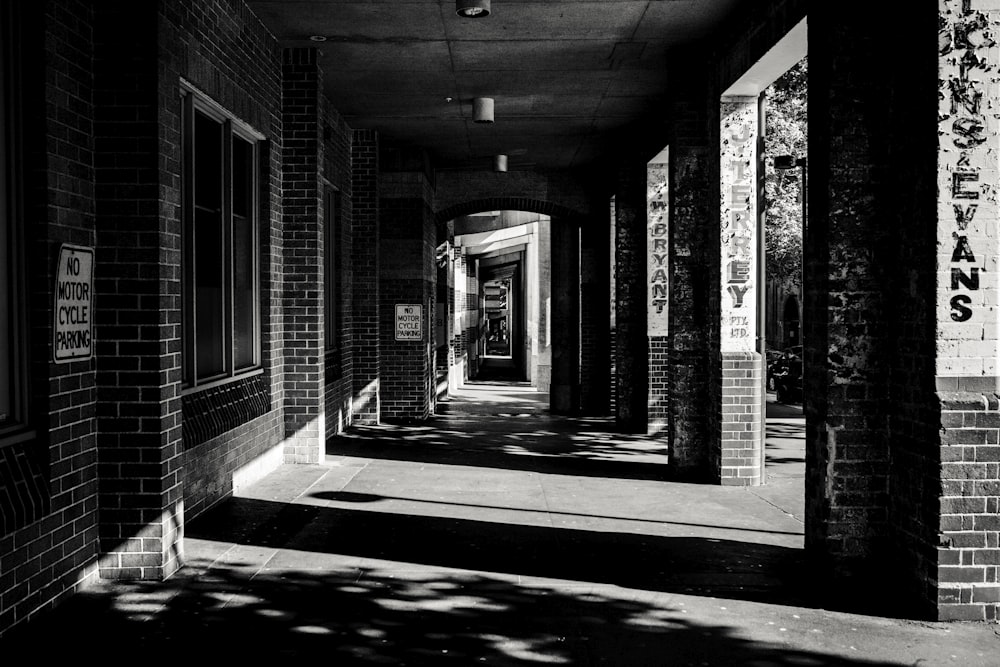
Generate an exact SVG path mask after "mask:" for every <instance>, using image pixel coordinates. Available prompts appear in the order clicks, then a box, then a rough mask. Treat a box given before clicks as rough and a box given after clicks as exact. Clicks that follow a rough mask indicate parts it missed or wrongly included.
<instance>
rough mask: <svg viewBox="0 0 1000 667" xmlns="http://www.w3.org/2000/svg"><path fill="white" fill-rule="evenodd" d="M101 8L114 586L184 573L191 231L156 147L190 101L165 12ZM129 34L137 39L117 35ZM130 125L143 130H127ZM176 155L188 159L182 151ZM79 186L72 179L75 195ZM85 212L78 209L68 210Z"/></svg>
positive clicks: (102, 335) (103, 392) (101, 304)
mask: <svg viewBox="0 0 1000 667" xmlns="http://www.w3.org/2000/svg"><path fill="white" fill-rule="evenodd" d="M98 9H99V11H98V15H97V20H96V22H95V25H96V26H97V27H98V28H99V30H98V31H97V32H96V34H95V41H96V42H97V57H96V58H95V74H96V77H95V78H96V81H95V95H94V97H95V99H96V100H97V102H98V105H97V109H98V112H97V114H96V117H95V122H94V135H95V157H94V162H95V164H96V166H97V170H96V184H97V195H98V197H97V200H98V205H97V220H98V225H97V246H98V247H97V250H96V253H95V257H96V260H95V267H96V276H97V281H98V282H97V289H96V293H97V295H98V296H97V299H96V303H97V306H96V308H97V320H96V325H97V329H96V332H95V333H96V338H97V341H98V343H97V346H98V347H97V349H98V352H99V355H98V359H97V401H98V415H97V430H98V435H97V445H98V453H97V457H96V460H97V462H98V466H99V471H100V478H101V484H100V488H99V492H100V493H99V503H98V506H99V512H98V514H99V517H100V540H101V554H102V555H101V560H100V571H101V576H102V577H105V578H110V579H162V578H164V577H167V576H169V575H170V574H172V573H173V572H174V571H175V570H176V569H177V568H178V567H180V565H181V564H182V562H183V524H184V502H183V500H184V499H183V475H182V473H183V469H182V465H181V462H182V454H183V451H184V447H183V443H182V433H181V386H180V385H181V382H180V379H181V365H180V362H181V359H180V357H181V354H180V343H179V340H178V336H179V333H178V332H179V329H180V324H181V311H180V284H179V283H178V281H177V278H178V276H179V275H180V259H181V258H180V253H179V252H177V251H176V249H177V248H178V238H179V237H180V231H181V230H180V221H179V220H178V219H177V218H176V217H172V216H168V217H162V216H163V213H162V211H163V210H165V209H167V208H170V209H172V208H173V207H172V206H167V202H165V201H163V200H161V196H162V195H161V192H162V190H161V187H162V186H163V184H164V183H166V182H169V181H170V178H171V176H172V175H171V174H169V173H168V172H167V170H166V169H165V168H164V166H163V165H164V161H163V160H158V159H157V154H156V152H155V147H156V146H158V145H159V144H158V142H159V140H160V139H161V138H162V136H161V135H159V134H158V132H159V130H160V129H161V122H162V128H163V129H164V132H167V131H168V130H167V129H166V128H168V127H170V124H169V123H168V122H163V121H162V119H161V115H160V110H159V109H158V106H157V105H158V102H159V103H164V102H165V100H167V99H169V103H170V105H171V106H170V107H169V108H170V110H176V108H177V93H178V91H177V87H176V80H175V83H174V85H173V86H172V87H171V88H170V90H169V97H167V94H168V93H167V91H166V90H158V89H157V85H158V76H157V67H158V65H159V63H158V55H159V54H158V51H157V43H156V39H155V36H156V34H157V22H158V20H159V17H158V16H157V12H156V7H155V6H149V5H139V4H136V3H123V2H117V3H102V4H101V5H100V7H99V8H98ZM121 25H129V26H131V27H132V30H129V31H122V30H116V29H114V27H115V26H121ZM53 58H55V56H53ZM67 117H69V115H68V114H67ZM123 117H128V118H130V119H132V122H128V123H123V122H121V119H122V118H123ZM61 122H64V121H61ZM174 128H176V126H174ZM174 128H171V129H174ZM85 134H86V130H84V133H83V134H81V136H85ZM174 145H175V147H177V150H178V151H179V150H180V149H179V142H178V143H176V144H174ZM149 147H154V148H153V149H150V148H149ZM175 157H178V156H175ZM67 164H68V163H67ZM122 165H130V166H129V167H128V168H123V167H122ZM160 170H163V171H160ZM71 184H72V182H71V181H70V180H69V179H68V177H67V185H66V188H67V190H66V191H69V188H70V185H71ZM59 194H61V193H59ZM53 196H56V195H55V194H53ZM169 203H171V204H173V203H176V200H175V201H171V202H169ZM78 206H79V204H78V203H73V202H67V210H73V209H76V208H77V207H78ZM77 382H78V383H79V381H77ZM67 386H75V385H73V384H68V385H67ZM80 430H81V432H83V430H82V428H81V429H80ZM56 442H58V441H55V442H54V443H53V444H55V443H56Z"/></svg>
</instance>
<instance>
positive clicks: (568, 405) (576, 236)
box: [549, 217, 581, 414]
mask: <svg viewBox="0 0 1000 667" xmlns="http://www.w3.org/2000/svg"><path fill="white" fill-rule="evenodd" d="M551 230H552V231H551V233H552V282H551V285H552V326H551V329H550V331H551V333H552V384H551V385H550V386H549V406H550V409H551V411H552V412H554V413H561V414H574V413H576V412H578V411H579V409H580V313H581V304H580V227H579V220H578V219H574V218H562V217H557V218H553V219H552V228H551Z"/></svg>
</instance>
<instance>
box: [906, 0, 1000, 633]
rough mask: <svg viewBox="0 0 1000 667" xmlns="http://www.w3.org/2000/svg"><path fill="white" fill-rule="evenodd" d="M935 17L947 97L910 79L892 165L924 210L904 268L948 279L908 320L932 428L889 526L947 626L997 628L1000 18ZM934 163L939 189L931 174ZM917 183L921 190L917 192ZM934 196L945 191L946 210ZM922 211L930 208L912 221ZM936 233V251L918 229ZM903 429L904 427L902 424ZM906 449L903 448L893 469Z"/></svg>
mask: <svg viewBox="0 0 1000 667" xmlns="http://www.w3.org/2000/svg"><path fill="white" fill-rule="evenodd" d="M938 7H939V10H938V16H937V17H935V16H934V15H933V13H932V12H930V11H928V12H926V13H925V14H923V15H921V16H920V20H921V22H920V23H919V24H918V25H919V26H920V27H921V28H922V33H921V34H930V33H931V32H932V30H933V26H932V22H933V21H934V19H935V18H937V19H938V24H937V34H938V36H939V49H938V52H937V73H938V80H937V81H936V82H935V83H937V89H936V90H933V89H932V85H931V79H930V77H929V76H926V78H924V77H921V78H920V79H919V80H915V79H916V76H915V75H912V77H911V78H907V75H906V74H900V75H899V76H900V79H901V80H900V81H899V84H898V90H897V92H896V95H897V96H898V97H899V98H900V102H901V103H900V104H898V105H896V106H895V107H894V108H897V109H899V120H898V124H899V126H900V130H899V135H900V136H901V137H902V136H905V137H906V138H907V139H908V141H907V142H906V143H905V144H903V143H902V142H899V143H900V144H901V149H900V153H901V154H900V155H899V156H898V158H897V157H896V156H895V155H894V156H893V157H894V160H893V164H894V166H896V165H907V166H909V169H908V170H906V171H904V172H903V174H904V175H906V176H909V177H910V180H908V181H906V182H905V183H909V184H912V185H911V187H912V188H913V189H912V190H911V191H909V192H906V194H909V195H911V196H914V199H915V200H916V201H915V203H914V204H913V205H910V206H908V207H906V208H905V209H904V211H905V213H908V214H911V215H912V216H913V218H912V219H905V218H904V219H901V220H900V221H899V225H900V227H901V228H902V229H906V230H907V235H908V236H909V237H911V239H909V240H912V241H916V242H915V243H914V246H915V248H914V250H912V251H911V252H913V253H914V255H915V256H913V257H907V258H906V259H907V260H911V261H914V260H915V261H917V262H919V263H918V264H916V266H919V267H921V268H923V269H924V271H923V272H922V273H923V275H924V276H930V275H932V274H933V273H932V272H934V271H935V270H936V275H937V276H939V278H938V280H937V283H936V284H935V283H934V281H932V280H931V279H930V278H929V277H924V278H922V279H919V278H918V279H914V278H911V280H910V282H911V286H910V292H911V293H912V292H913V291H914V288H916V287H918V286H919V287H921V288H923V289H924V291H922V292H920V293H919V296H921V297H928V296H929V295H931V294H934V297H933V298H926V300H925V301H924V302H923V304H919V305H916V304H915V305H914V306H913V307H911V308H910V309H909V310H907V311H904V313H903V314H906V315H909V316H910V317H909V321H908V322H907V325H908V327H907V328H908V329H909V330H910V331H913V330H916V331H919V332H920V333H921V334H923V335H924V336H925V338H923V339H921V340H919V341H914V342H921V343H925V344H924V345H919V346H918V345H914V342H910V344H909V345H908V346H907V347H906V348H904V349H903V350H901V351H903V352H907V353H908V354H907V356H906V357H905V358H902V359H900V361H901V362H902V363H901V364H900V366H902V369H901V370H903V371H907V370H910V369H913V370H915V371H920V372H922V375H921V377H920V379H921V380H924V382H921V383H920V384H919V385H918V386H919V387H920V389H921V390H922V391H921V392H920V393H919V394H917V395H915V396H914V395H910V396H907V398H908V399H909V401H908V405H907V406H906V408H907V411H906V415H907V416H910V415H912V416H915V417H919V418H920V419H918V420H915V421H917V422H918V423H920V422H923V423H924V424H927V425H928V426H929V427H931V428H927V429H926V430H924V431H923V432H922V433H920V434H909V435H910V437H909V438H907V439H906V440H904V441H903V444H905V445H908V446H907V447H906V448H905V450H904V452H905V454H906V455H908V460H907V463H910V465H911V466H912V472H911V471H909V470H908V472H911V474H910V475H909V479H905V480H904V479H901V480H900V481H901V482H906V483H909V484H913V486H910V487H907V486H905V485H904V484H900V485H898V486H897V485H896V484H893V487H892V489H891V491H892V493H891V497H892V500H893V503H894V507H893V509H895V508H896V506H900V507H899V509H900V510H901V511H899V512H898V513H896V512H894V514H893V516H892V520H893V526H894V528H896V529H897V531H898V532H899V533H900V534H902V535H905V536H906V537H909V538H911V540H910V542H911V544H910V545H909V546H910V549H911V552H912V553H913V554H914V555H913V556H911V557H910V559H909V560H910V561H911V562H913V564H914V569H915V570H916V574H917V576H918V577H920V579H921V580H922V583H924V584H925V586H924V590H929V591H930V595H928V597H929V598H930V600H929V601H930V603H931V604H936V606H937V617H938V618H939V619H942V620H976V621H978V620H989V621H995V620H997V619H998V617H1000V398H998V393H997V392H998V390H1000V371H998V370H997V357H998V349H1000V332H998V329H997V322H996V310H997V306H998V305H1000V304H998V288H1000V280H998V276H997V272H996V258H997V256H998V254H1000V243H998V240H997V235H996V227H997V222H998V221H1000V206H998V203H997V201H996V195H995V184H996V181H997V179H998V178H1000V160H998V159H997V155H996V152H995V151H994V149H993V146H994V145H995V142H996V138H997V136H998V128H997V125H996V118H997V117H996V111H995V107H996V105H997V103H998V101H1000V100H998V96H997V92H996V91H997V83H998V82H1000V76H998V74H997V65H998V62H997V53H996V49H995V47H994V46H993V42H992V39H991V40H986V41H981V40H980V37H981V36H985V35H995V34H996V31H997V29H998V28H1000V8H998V7H996V6H995V3H968V2H956V1H954V0H946V1H944V2H941V3H939V4H938ZM930 51H931V50H930V49H927V50H925V51H924V52H922V54H921V55H922V56H923V57H922V58H921V59H920V60H919V61H918V62H917V63H915V64H919V65H922V66H923V67H922V68H921V69H920V70H918V71H920V72H921V73H923V72H925V71H926V70H931V69H932V68H933V64H932V63H931V62H930V61H931V60H932V54H931V52H930ZM935 93H936V94H937V96H938V99H939V100H941V102H940V103H938V104H937V105H933V104H932V103H933V102H934V94H935ZM904 109H905V110H906V111H907V112H910V113H905V112H904ZM932 109H934V110H936V111H937V112H938V115H937V117H936V118H932V117H931V113H930V112H931V110H932ZM914 110H919V112H920V113H919V115H917V114H915V113H913V111H914ZM916 138H919V139H921V141H919V142H917V141H916V140H915V139H916ZM934 138H936V139H937V142H936V144H937V145H934V142H933V139H934ZM894 146H895V144H894ZM915 160H916V161H915ZM935 164H936V165H937V173H936V174H934V177H935V180H936V181H937V183H936V184H937V187H936V188H935V187H934V183H932V182H931V178H930V177H929V172H930V167H931V166H932V165H935ZM916 165H919V167H917V166H916ZM920 167H923V168H922V169H920ZM921 185H922V186H923V187H924V191H920V190H917V187H918V186H921ZM925 192H927V193H933V192H937V193H938V201H937V202H936V203H937V205H936V206H934V202H933V201H932V200H931V197H930V196H928V195H926V194H925ZM916 202H920V203H922V204H924V208H922V209H920V210H916ZM933 212H937V218H938V219H937V221H936V225H934V224H931V219H932V215H933ZM919 223H923V224H919ZM933 227H936V231H937V234H936V239H934V240H936V244H935V243H933V240H932V239H928V238H927V236H926V235H920V232H919V231H918V230H928V229H931V228H933ZM900 287H901V288H902V287H903V286H902V285H901V286H900ZM900 292H901V293H902V289H900ZM931 303H935V304H936V308H935V310H934V311H932V312H930V313H928V312H927V309H928V306H927V305H926V304H931ZM920 306H922V308H921V307H920ZM935 315H936V317H935ZM929 320H936V322H935V327H934V331H933V333H934V338H933V340H934V350H933V351H934V356H935V360H934V364H933V373H934V375H935V383H934V384H935V387H934V388H935V389H936V390H937V397H938V399H939V401H940V406H941V407H940V410H941V412H940V429H939V430H937V429H934V430H932V427H933V426H936V424H935V420H934V419H933V417H935V416H936V415H935V412H934V410H933V408H934V407H936V406H935V405H934V404H933V403H930V404H929V405H928V403H929V402H928V400H927V398H928V397H929V396H930V395H931V393H930V392H929V391H927V389H928V388H929V387H928V384H929V383H927V382H926V380H927V379H928V377H929V373H927V371H928V370H929V369H930V368H932V365H931V364H930V363H928V356H929V355H928V354H927V353H928V347H929V346H928V345H927V344H926V342H927V338H926V336H927V334H928V333H929V329H930V327H928V326H926V325H927V322H928V321H929ZM921 325H923V326H921ZM917 327H919V329H918V328H917ZM904 332H906V329H904ZM901 379H905V377H904V378H901ZM921 399H923V400H921ZM900 416H901V417H902V416H903V415H900ZM895 424H899V425H900V426H903V427H905V426H906V422H905V421H904V420H903V419H898V420H897V421H896V422H895ZM935 431H936V432H937V433H939V434H940V442H939V443H934V442H933V438H932V435H933V434H934V433H935ZM893 435H894V436H895V433H894V434H893ZM928 440H930V441H931V442H929V443H928V442H927V441H928ZM893 444H896V439H895V438H894V441H893ZM934 445H937V446H934ZM898 449H900V448H899V447H897V448H896V449H894V450H893V461H894V463H895V460H896V459H897V458H898V457H899V453H898V451H897V450H898ZM935 455H939V458H938V457H937V456H935ZM892 481H893V482H895V481H896V477H895V476H894V477H893V478H892ZM914 482H916V483H917V484H914ZM897 489H898V490H897ZM903 494H905V495H903ZM918 494H919V495H918ZM900 496H902V497H900ZM935 500H936V501H937V502H935ZM936 512H938V513H939V516H935V513H936ZM897 515H898V516H897ZM935 519H936V521H935ZM934 556H936V558H937V562H936V563H935V562H934ZM935 589H936V590H935Z"/></svg>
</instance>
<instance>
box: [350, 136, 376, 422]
mask: <svg viewBox="0 0 1000 667" xmlns="http://www.w3.org/2000/svg"><path fill="white" fill-rule="evenodd" d="M351 192H352V197H351V205H352V215H353V226H354V239H353V244H352V246H351V265H352V267H353V269H354V275H353V279H354V294H353V295H352V298H353V311H354V312H353V316H354V396H353V404H352V412H353V414H354V421H355V423H358V424H377V423H378V417H379V376H380V367H379V364H380V356H379V326H378V324H379V285H378V267H379V252H378V250H379V240H378V206H379V188H378V133H377V132H375V131H374V130H355V131H354V140H353V142H352V144H351Z"/></svg>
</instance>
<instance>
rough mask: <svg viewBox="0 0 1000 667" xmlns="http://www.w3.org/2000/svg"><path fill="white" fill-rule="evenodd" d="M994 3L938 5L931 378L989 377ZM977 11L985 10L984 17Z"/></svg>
mask: <svg viewBox="0 0 1000 667" xmlns="http://www.w3.org/2000/svg"><path fill="white" fill-rule="evenodd" d="M996 4H997V3H992V4H990V3H986V4H984V3H983V2H974V3H969V2H963V0H942V2H941V4H940V15H941V17H942V21H941V23H940V32H939V35H938V47H939V49H938V52H939V61H938V73H939V76H938V86H939V91H940V95H939V96H938V99H939V108H938V137H939V138H938V192H939V193H940V197H941V199H940V203H939V207H938V253H937V256H938V261H937V265H938V275H939V280H938V299H937V302H938V305H937V311H938V312H937V322H938V332H937V351H938V354H937V366H938V368H937V372H938V374H939V375H941V376H965V377H970V376H971V377H975V376H995V375H997V374H998V373H997V369H996V359H997V355H998V337H997V321H996V320H997V308H998V305H1000V304H998V287H1000V283H998V281H997V275H998V269H1000V266H998V263H997V258H998V256H1000V241H998V238H997V233H996V228H997V225H998V221H1000V215H998V202H997V188H996V185H995V184H996V183H997V182H998V178H1000V164H998V159H997V152H996V148H995V144H996V142H997V139H998V137H1000V128H998V122H997V120H998V115H997V111H996V110H995V109H993V108H992V105H990V104H989V103H988V102H986V101H984V99H983V98H984V95H985V94H987V93H988V91H991V90H996V88H997V85H998V83H1000V76H998V74H997V62H996V44H997V41H996V35H997V28H998V26H1000V16H997V14H996V9H997V7H996V6H993V5H996ZM977 8H978V9H985V10H988V11H989V13H986V12H984V11H979V10H977Z"/></svg>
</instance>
